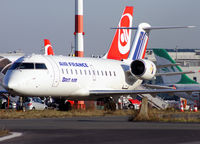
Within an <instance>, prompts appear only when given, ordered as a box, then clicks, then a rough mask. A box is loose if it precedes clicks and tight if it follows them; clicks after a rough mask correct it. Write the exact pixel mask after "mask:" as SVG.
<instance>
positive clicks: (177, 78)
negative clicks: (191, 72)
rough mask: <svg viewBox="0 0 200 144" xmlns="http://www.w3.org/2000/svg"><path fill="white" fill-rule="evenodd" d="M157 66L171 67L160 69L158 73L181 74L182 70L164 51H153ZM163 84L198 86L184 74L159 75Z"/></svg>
mask: <svg viewBox="0 0 200 144" xmlns="http://www.w3.org/2000/svg"><path fill="white" fill-rule="evenodd" d="M153 52H154V55H155V58H156V61H157V65H171V66H168V67H162V68H160V69H159V72H160V73H172V72H174V73H181V72H183V71H182V69H181V68H180V67H179V66H178V65H172V64H176V62H175V61H174V60H173V59H172V57H171V56H170V55H169V54H168V52H167V51H166V50H165V49H153ZM161 78H162V81H163V83H164V84H198V83H197V82H196V81H194V80H192V79H190V78H189V77H188V76H187V75H186V74H180V75H171V76H167V75H161Z"/></svg>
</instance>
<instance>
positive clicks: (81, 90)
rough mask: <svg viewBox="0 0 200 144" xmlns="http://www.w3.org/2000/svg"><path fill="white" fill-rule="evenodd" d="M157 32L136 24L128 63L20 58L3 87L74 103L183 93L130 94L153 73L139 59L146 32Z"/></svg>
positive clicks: (150, 65) (153, 69) (147, 63)
mask: <svg viewBox="0 0 200 144" xmlns="http://www.w3.org/2000/svg"><path fill="white" fill-rule="evenodd" d="M158 28H161V29H163V27H151V26H150V25H149V24H147V23H142V24H140V25H139V26H138V27H137V32H136V35H135V39H134V41H133V44H132V47H131V51H130V53H129V56H128V59H126V60H122V61H119V60H111V59H104V58H101V59H100V58H78V57H66V56H56V55H54V56H48V55H30V56H25V57H22V58H20V59H18V60H17V61H16V62H14V64H13V65H12V66H11V68H10V69H9V70H8V72H7V73H6V75H5V77H4V80H3V86H4V87H5V88H6V89H7V90H8V91H9V92H11V93H12V94H16V95H21V96H52V97H64V98H67V99H76V100H90V99H99V98H103V97H109V96H117V95H122V94H141V93H160V92H178V91H183V90H181V89H179V90H172V89H159V90H137V91H136V90H134V89H135V88H136V87H138V86H139V85H140V84H141V83H142V80H145V79H151V78H153V77H154V75H155V73H156V66H155V64H154V63H153V62H151V61H149V60H145V59H143V58H144V55H145V51H146V47H147V43H148V36H149V31H150V30H151V29H158ZM168 28H169V27H168ZM133 29H136V28H133ZM184 91H185V90H184ZM188 91H200V90H192V89H191V90H188Z"/></svg>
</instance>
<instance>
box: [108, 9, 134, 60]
mask: <svg viewBox="0 0 200 144" xmlns="http://www.w3.org/2000/svg"><path fill="white" fill-rule="evenodd" d="M132 20H133V7H131V6H127V7H126V8H125V9H124V12H123V15H122V17H121V19H120V22H119V25H118V27H131V26H132ZM131 32H132V30H130V29H117V30H116V32H115V35H114V38H113V40H112V43H111V45H110V49H109V51H108V53H107V54H106V56H105V58H107V59H115V60H121V59H127V58H128V55H129V52H130V42H131Z"/></svg>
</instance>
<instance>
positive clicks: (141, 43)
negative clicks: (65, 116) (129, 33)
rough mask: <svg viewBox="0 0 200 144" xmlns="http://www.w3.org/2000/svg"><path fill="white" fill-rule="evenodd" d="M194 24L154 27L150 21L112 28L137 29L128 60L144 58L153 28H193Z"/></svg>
mask: <svg viewBox="0 0 200 144" xmlns="http://www.w3.org/2000/svg"><path fill="white" fill-rule="evenodd" d="M193 27H194V26H164V27H152V26H150V25H149V24H148V23H141V24H139V26H138V27H118V28H112V29H125V30H126V29H134V30H137V32H136V34H135V37H134V41H133V43H132V46H131V50H130V53H129V56H128V60H137V59H143V58H144V57H145V52H146V48H147V44H148V40H149V32H150V31H151V30H163V29H178V28H193Z"/></svg>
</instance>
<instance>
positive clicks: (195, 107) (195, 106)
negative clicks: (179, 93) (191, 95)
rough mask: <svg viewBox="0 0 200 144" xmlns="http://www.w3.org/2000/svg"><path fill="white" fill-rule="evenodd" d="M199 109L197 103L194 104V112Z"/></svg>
mask: <svg viewBox="0 0 200 144" xmlns="http://www.w3.org/2000/svg"><path fill="white" fill-rule="evenodd" d="M197 111H198V108H197V105H196V104H195V105H194V112H197Z"/></svg>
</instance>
